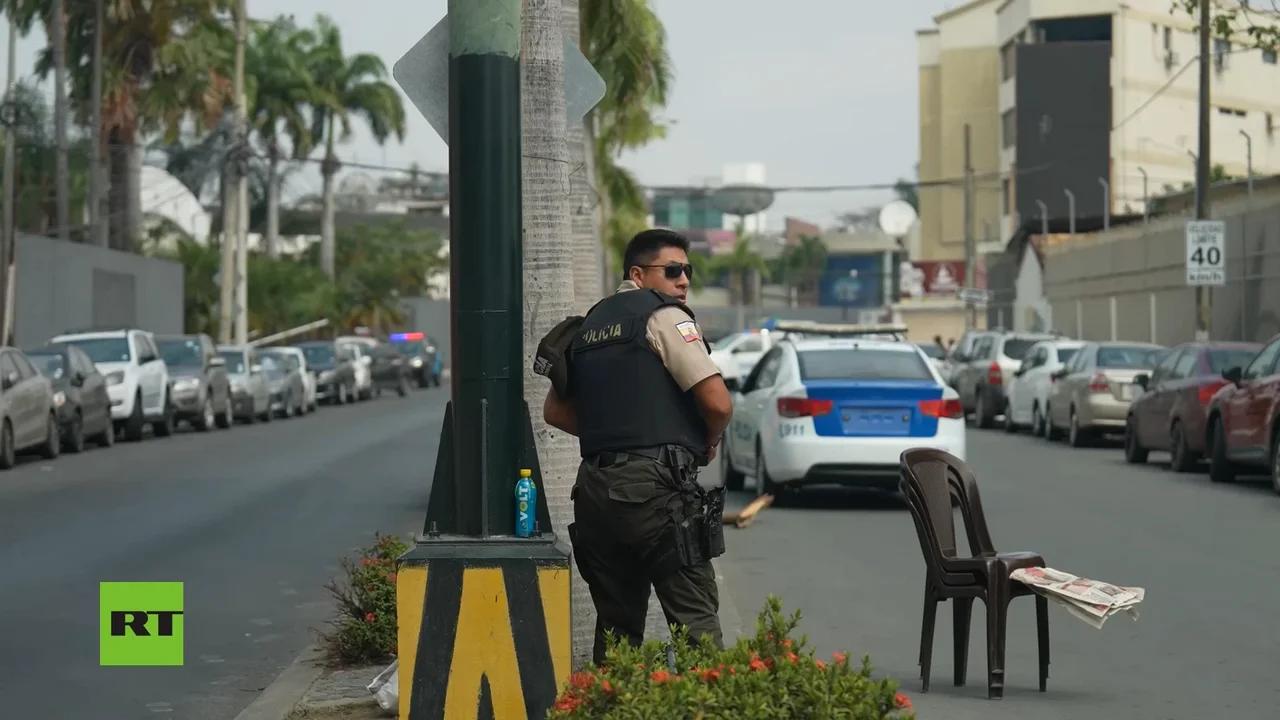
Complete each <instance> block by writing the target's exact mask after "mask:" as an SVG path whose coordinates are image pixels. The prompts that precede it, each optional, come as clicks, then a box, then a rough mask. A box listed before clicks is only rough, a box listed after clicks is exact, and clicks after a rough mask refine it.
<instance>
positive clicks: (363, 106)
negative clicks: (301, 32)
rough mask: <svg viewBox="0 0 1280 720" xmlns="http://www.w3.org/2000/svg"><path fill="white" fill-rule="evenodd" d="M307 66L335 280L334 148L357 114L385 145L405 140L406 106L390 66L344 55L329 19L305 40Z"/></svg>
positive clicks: (324, 231) (328, 269)
mask: <svg viewBox="0 0 1280 720" xmlns="http://www.w3.org/2000/svg"><path fill="white" fill-rule="evenodd" d="M303 42H305V44H306V46H307V48H308V50H307V58H306V65H307V70H308V72H309V73H310V75H311V79H312V92H311V97H310V98H309V104H310V105H311V108H312V118H311V135H312V137H314V138H320V137H323V138H324V142H325V154H324V163H323V164H322V165H321V166H320V172H321V174H322V176H323V177H324V211H323V212H324V214H323V216H322V218H321V222H320V267H321V269H323V270H324V272H325V274H326V275H328V276H329V277H333V276H334V220H333V211H334V199H333V190H334V188H333V180H334V176H335V175H336V174H337V172H338V167H339V163H338V158H337V156H336V155H335V154H334V151H333V145H334V142H335V141H336V140H337V139H338V133H339V132H341V134H342V135H341V139H343V140H345V139H346V138H348V137H350V136H351V117H352V115H359V116H362V117H363V118H364V120H365V122H366V123H367V124H368V125H369V129H370V130H371V131H372V132H373V137H374V139H375V140H377V141H378V142H379V143H384V142H386V140H387V138H388V137H390V136H391V135H392V134H394V135H395V136H396V139H398V140H404V105H403V104H402V103H401V102H400V95H399V94H398V93H397V92H396V90H395V88H393V87H392V86H391V85H390V84H389V83H387V82H386V81H385V80H384V78H385V77H386V76H387V68H386V66H385V65H383V63H382V60H381V58H379V57H378V56H377V55H372V54H369V53H360V54H357V55H353V56H351V57H347V56H346V55H345V54H344V53H343V51H342V34H341V32H340V31H339V30H338V26H337V25H334V24H333V21H332V20H330V19H329V18H328V17H325V16H324V15H321V16H319V17H317V18H316V27H315V30H314V31H313V32H311V33H309V34H308V35H306V36H304V39H303Z"/></svg>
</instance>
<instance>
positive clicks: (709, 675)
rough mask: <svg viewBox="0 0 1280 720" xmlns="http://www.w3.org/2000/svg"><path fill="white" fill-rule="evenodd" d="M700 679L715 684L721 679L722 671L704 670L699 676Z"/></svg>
mask: <svg viewBox="0 0 1280 720" xmlns="http://www.w3.org/2000/svg"><path fill="white" fill-rule="evenodd" d="M698 677H700V678H701V679H702V682H715V681H716V680H719V679H720V671H719V670H703V671H702V672H700V673H699V674H698Z"/></svg>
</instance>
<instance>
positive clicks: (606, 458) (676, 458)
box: [589, 445, 697, 467]
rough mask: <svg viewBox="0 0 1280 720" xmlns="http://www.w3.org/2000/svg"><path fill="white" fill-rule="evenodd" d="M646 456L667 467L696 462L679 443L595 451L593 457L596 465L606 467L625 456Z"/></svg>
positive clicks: (695, 458)
mask: <svg viewBox="0 0 1280 720" xmlns="http://www.w3.org/2000/svg"><path fill="white" fill-rule="evenodd" d="M628 455H630V456H632V457H642V458H648V459H649V460H653V461H656V462H658V463H661V464H663V465H666V466H668V467H684V466H686V465H691V464H694V463H696V462H697V457H696V456H695V455H694V454H693V453H692V452H691V451H689V450H688V449H687V448H683V447H681V446H679V445H654V446H652V447H640V448H627V449H626V450H605V451H603V452H599V453H596V455H595V457H594V458H589V459H591V460H595V461H596V465H597V467H607V466H609V465H613V464H614V463H617V462H618V461H620V460H625V459H626V458H627V456H628Z"/></svg>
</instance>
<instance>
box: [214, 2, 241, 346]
mask: <svg viewBox="0 0 1280 720" xmlns="http://www.w3.org/2000/svg"><path fill="white" fill-rule="evenodd" d="M246 19H247V18H246V16H245V0H236V7H235V23H236V29H235V33H236V51H235V71H234V78H233V87H232V93H233V95H234V97H233V98H232V100H233V103H234V106H235V109H234V111H233V115H232V126H231V143H230V148H229V149H228V151H227V155H226V158H225V159H224V161H223V175H222V270H221V272H220V276H219V291H220V292H219V297H218V302H219V307H218V336H219V338H218V339H219V341H220V342H222V343H237V344H241V343H244V342H245V341H246V340H247V339H248V338H247V336H248V331H247V322H248V321H247V313H246V312H245V310H246V309H245V307H244V303H245V299H246V295H247V286H246V282H245V281H246V278H245V275H247V271H248V267H247V260H248V253H247V249H246V247H245V245H246V242H245V238H244V233H243V220H244V217H245V208H244V207H242V205H247V204H248V197H247V195H248V193H247V187H248V186H247V184H246V178H245V175H246V170H247V168H246V167H245V153H244V145H243V143H244V139H245V133H244V125H245V107H244V105H245V95H244V42H245V34H246V27H247V22H246Z"/></svg>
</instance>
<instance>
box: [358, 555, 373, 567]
mask: <svg viewBox="0 0 1280 720" xmlns="http://www.w3.org/2000/svg"><path fill="white" fill-rule="evenodd" d="M374 562H375V561H374V559H373V558H368V557H365V558H360V564H361V565H363V566H365V567H369V566H370V565H372V564H373V563H374Z"/></svg>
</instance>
